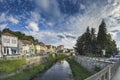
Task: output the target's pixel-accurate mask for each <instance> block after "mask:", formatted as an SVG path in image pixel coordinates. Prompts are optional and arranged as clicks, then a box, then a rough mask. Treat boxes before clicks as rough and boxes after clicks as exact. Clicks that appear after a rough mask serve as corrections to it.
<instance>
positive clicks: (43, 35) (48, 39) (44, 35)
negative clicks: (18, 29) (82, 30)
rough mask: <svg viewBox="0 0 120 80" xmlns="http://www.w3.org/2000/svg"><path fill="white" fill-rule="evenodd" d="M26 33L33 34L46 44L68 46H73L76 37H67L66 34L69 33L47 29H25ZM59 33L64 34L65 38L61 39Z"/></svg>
mask: <svg viewBox="0 0 120 80" xmlns="http://www.w3.org/2000/svg"><path fill="white" fill-rule="evenodd" d="M24 33H25V34H27V35H32V36H34V37H35V38H36V39H38V40H39V41H40V42H44V43H45V44H51V45H55V46H58V45H65V47H67V48H73V46H74V44H75V42H76V39H72V38H71V39H68V38H67V37H65V34H69V33H58V32H54V31H50V30H45V31H39V32H34V31H24ZM57 35H62V36H64V37H65V38H64V39H60V38H59V37H58V36H57Z"/></svg>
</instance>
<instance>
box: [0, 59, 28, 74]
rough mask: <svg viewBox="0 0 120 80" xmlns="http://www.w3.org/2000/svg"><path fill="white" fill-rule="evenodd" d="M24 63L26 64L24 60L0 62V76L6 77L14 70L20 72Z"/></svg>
mask: <svg viewBox="0 0 120 80" xmlns="http://www.w3.org/2000/svg"><path fill="white" fill-rule="evenodd" d="M25 63H26V60H25V59H20V60H1V61H0V74H3V75H6V74H9V73H11V72H14V71H16V70H20V69H21V68H22V67H23V65H24V64H25Z"/></svg>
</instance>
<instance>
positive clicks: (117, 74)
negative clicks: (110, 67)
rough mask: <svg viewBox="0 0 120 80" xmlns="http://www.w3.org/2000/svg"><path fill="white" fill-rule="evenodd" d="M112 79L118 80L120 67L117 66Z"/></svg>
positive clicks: (119, 79) (119, 78)
mask: <svg viewBox="0 0 120 80" xmlns="http://www.w3.org/2000/svg"><path fill="white" fill-rule="evenodd" d="M112 80H120V67H119V69H118V71H117V72H116V74H115V76H114V77H113V79H112Z"/></svg>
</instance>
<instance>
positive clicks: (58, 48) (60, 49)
mask: <svg viewBox="0 0 120 80" xmlns="http://www.w3.org/2000/svg"><path fill="white" fill-rule="evenodd" d="M57 52H65V48H64V45H60V46H58V47H57Z"/></svg>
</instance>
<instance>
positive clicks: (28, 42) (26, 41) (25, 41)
mask: <svg viewBox="0 0 120 80" xmlns="http://www.w3.org/2000/svg"><path fill="white" fill-rule="evenodd" d="M21 42H22V43H23V44H32V42H31V41H29V40H21Z"/></svg>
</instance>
